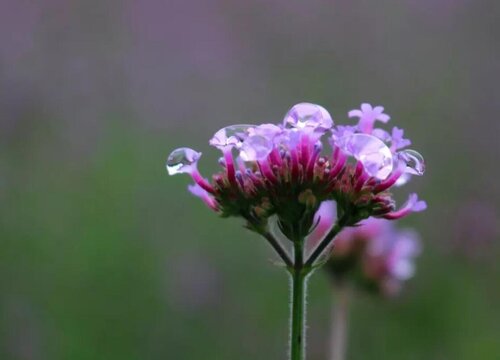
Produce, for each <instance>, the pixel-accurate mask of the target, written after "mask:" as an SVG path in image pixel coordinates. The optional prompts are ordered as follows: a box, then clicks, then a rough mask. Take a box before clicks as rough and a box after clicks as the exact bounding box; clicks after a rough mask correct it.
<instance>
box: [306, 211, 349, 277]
mask: <svg viewBox="0 0 500 360" xmlns="http://www.w3.org/2000/svg"><path fill="white" fill-rule="evenodd" d="M344 223H345V219H340V220H339V221H337V223H336V224H335V226H334V227H333V228H332V229H331V230H330V232H329V233H328V234H326V236H325V238H324V239H323V240H321V242H320V243H319V245H318V246H316V248H315V249H314V250H313V252H312V253H311V255H309V258H308V259H307V261H306V263H305V267H306V268H310V267H313V266H314V263H315V262H316V260H318V258H319V257H320V256H321V255H323V253H324V252H325V250H326V248H327V247H328V245H330V244H331V242H332V241H333V239H334V238H335V236H337V235H338V233H339V232H340V231H341V230H342V229H343V228H344Z"/></svg>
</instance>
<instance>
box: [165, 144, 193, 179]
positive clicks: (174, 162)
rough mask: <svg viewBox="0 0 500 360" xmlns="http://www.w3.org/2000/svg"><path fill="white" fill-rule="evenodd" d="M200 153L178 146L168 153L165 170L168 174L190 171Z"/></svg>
mask: <svg viewBox="0 0 500 360" xmlns="http://www.w3.org/2000/svg"><path fill="white" fill-rule="evenodd" d="M200 156H201V153H199V152H197V151H194V150H193V149H190V148H178V149H175V150H174V151H172V152H171V153H170V155H169V156H168V158H167V164H166V167H167V171H168V174H169V175H176V174H183V173H190V172H191V171H192V169H193V166H196V163H197V162H198V159H199V158H200Z"/></svg>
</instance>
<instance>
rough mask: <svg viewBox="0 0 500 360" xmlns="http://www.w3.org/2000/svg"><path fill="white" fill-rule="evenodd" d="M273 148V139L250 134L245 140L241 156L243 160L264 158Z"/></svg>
mask: <svg viewBox="0 0 500 360" xmlns="http://www.w3.org/2000/svg"><path fill="white" fill-rule="evenodd" d="M272 150H273V142H272V140H270V139H268V138H266V137H264V136H260V135H253V136H249V137H247V138H246V139H245V141H243V144H242V145H241V148H240V157H241V158H242V159H243V161H257V160H262V159H264V158H266V157H267V155H269V153H270V152H271V151H272Z"/></svg>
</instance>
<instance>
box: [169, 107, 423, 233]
mask: <svg viewBox="0 0 500 360" xmlns="http://www.w3.org/2000/svg"><path fill="white" fill-rule="evenodd" d="M349 117H358V118H359V122H358V123H357V124H347V125H334V122H333V119H332V117H331V115H330V114H329V113H328V111H327V110H326V109H325V108H324V107H322V106H320V105H317V104H311V103H299V104H297V105H294V106H293V107H292V108H290V110H289V111H288V112H287V113H286V115H285V117H284V119H283V120H282V121H277V123H276V124H271V123H264V124H261V125H251V124H238V125H230V126H227V127H224V128H222V129H220V130H218V131H217V132H216V133H215V134H214V136H213V137H212V138H211V139H210V141H209V144H210V145H212V146H214V147H215V148H217V149H218V150H220V151H221V152H222V157H221V159H220V164H221V165H222V168H221V171H220V172H218V173H216V174H214V175H213V176H212V177H211V179H210V180H207V179H205V178H204V177H202V176H201V175H200V173H199V172H198V168H197V162H198V160H199V159H200V156H201V153H199V152H197V151H195V150H192V149H189V148H180V149H177V150H175V151H174V152H172V153H171V154H170V156H169V157H168V160H167V170H168V173H169V174H170V175H175V174H180V173H187V174H190V175H191V177H192V178H193V180H194V182H195V184H196V185H193V186H191V187H190V188H189V190H190V191H191V192H192V193H193V194H194V195H196V196H198V197H199V198H201V199H202V200H203V201H204V202H205V203H206V204H207V205H208V206H209V207H210V208H211V209H212V210H214V211H216V212H217V213H219V214H220V215H222V216H224V217H228V216H238V217H242V218H244V219H245V220H247V222H248V223H249V224H250V225H251V226H249V228H252V227H253V228H256V227H258V228H259V229H262V227H265V226H267V223H268V220H269V218H270V217H272V216H276V217H277V218H278V224H279V226H280V230H281V231H282V232H283V234H284V235H285V236H287V237H288V238H291V239H293V238H294V237H300V236H307V235H308V234H309V233H310V232H311V230H312V229H313V228H314V227H315V226H316V225H317V223H316V222H317V219H315V213H316V212H317V210H318V209H319V207H320V205H321V204H322V203H323V202H325V201H334V202H335V204H336V209H335V210H336V214H337V216H338V220H339V221H341V222H342V225H343V226H351V225H355V224H357V223H358V222H360V221H362V220H363V219H366V218H368V217H377V218H386V219H397V218H401V217H403V216H406V215H408V214H409V213H411V212H417V211H422V210H423V209H425V206H426V205H425V202H423V201H419V200H418V198H417V196H416V194H412V195H410V198H409V200H408V202H407V203H406V204H405V205H403V207H402V208H401V209H400V210H396V209H395V208H396V207H395V201H394V200H393V198H392V195H391V193H390V192H389V190H390V188H391V187H392V186H395V185H402V184H403V183H404V182H407V181H408V180H409V178H410V176H414V175H417V176H420V175H423V173H424V171H425V164H424V160H423V158H422V156H421V155H420V154H419V153H418V152H416V151H415V150H411V149H406V146H408V145H409V144H410V141H409V140H407V139H405V138H403V130H402V129H400V128H397V127H394V128H393V129H392V131H391V132H390V133H389V132H388V131H386V130H384V129H382V128H376V127H375V123H376V121H379V122H381V123H386V122H388V121H389V119H390V117H389V115H387V114H385V113H384V108H383V107H381V106H376V107H372V106H371V105H370V104H362V105H361V109H360V110H352V111H350V112H349ZM328 148H329V149H328Z"/></svg>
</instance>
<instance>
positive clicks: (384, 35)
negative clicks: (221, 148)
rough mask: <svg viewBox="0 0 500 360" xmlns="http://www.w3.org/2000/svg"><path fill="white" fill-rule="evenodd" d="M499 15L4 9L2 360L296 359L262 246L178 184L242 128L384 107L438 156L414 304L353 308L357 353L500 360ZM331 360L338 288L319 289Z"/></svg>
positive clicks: (323, 284) (150, 3)
mask: <svg viewBox="0 0 500 360" xmlns="http://www.w3.org/2000/svg"><path fill="white" fill-rule="evenodd" d="M499 18H500V2H498V1H497V0H474V1H472V0H381V1H371V0H356V1H352V0H309V1H295V0H293V1H278V0H265V1H264V0H256V1H228V0H214V1H202V0H197V1H193V0H190V1H189V0H170V1H161V0H141V1H139V0H137V1H133V0H125V1H119V0H40V1H34V0H2V1H1V2H0V359H5V360H31V359H33V360H37V359H47V360H59V359H61V360H62V359H71V360H87V359H107V360H108V359H120V360H128V359H130V360H135V359H153V360H155V359H179V360H181V359H221V360H225V359H231V360H233V359H241V360H245V359H285V355H286V342H287V339H288V335H287V324H288V320H287V317H288V289H287V287H288V283H287V278H286V275H285V274H284V272H283V271H281V270H280V269H278V268H276V267H275V266H273V264H272V262H271V261H270V259H273V255H272V252H271V250H270V249H269V248H268V246H267V244H266V243H265V242H264V241H263V240H261V239H258V238H256V237H255V236H254V235H253V234H250V233H248V232H247V231H245V230H244V229H242V227H241V225H242V222H241V221H239V220H238V219H230V220H223V219H219V218H218V217H217V216H216V215H214V214H213V213H211V212H210V211H209V210H207V209H205V207H204V206H203V204H202V203H201V202H200V201H198V200H197V199H195V198H193V197H192V196H190V195H189V194H188V193H187V191H185V188H186V185H187V184H188V183H189V180H188V178H187V177H181V176H179V177H171V178H170V177H168V176H167V174H166V171H165V169H164V161H165V159H166V156H167V155H168V153H169V152H170V150H172V149H173V148H176V147H179V146H190V147H193V148H196V149H199V150H201V151H203V152H204V158H203V161H202V164H201V168H202V171H203V172H204V173H205V174H209V173H210V172H211V171H214V170H215V169H216V159H217V157H218V154H217V153H216V151H214V150H212V149H210V148H209V146H208V144H207V140H208V138H209V137H210V136H211V135H212V134H213V133H214V132H215V130H217V129H218V128H220V127H222V126H224V125H227V124H233V123H249V122H250V123H253V122H279V121H280V120H281V118H282V116H283V114H284V113H285V112H286V110H287V109H288V108H289V107H290V106H291V105H293V104H295V103H297V102H300V101H311V102H316V103H319V104H322V105H324V106H325V107H327V108H328V109H329V110H331V113H332V115H333V116H334V119H335V120H336V122H337V123H347V122H348V120H347V117H346V114H347V111H348V110H350V109H352V108H356V107H357V106H359V104H360V103H361V102H371V103H373V104H382V105H384V106H385V107H386V110H387V112H388V113H389V114H390V115H391V116H392V118H393V121H394V124H397V125H398V126H401V127H403V128H405V129H406V134H407V135H408V136H409V137H410V138H411V139H412V140H413V144H414V147H415V148H417V149H419V151H421V152H422V153H423V155H424V156H425V158H426V160H427V169H428V170H427V173H426V175H425V176H424V177H423V178H418V179H415V181H413V182H411V183H410V184H409V185H408V186H407V187H405V188H404V190H402V191H403V192H402V194H401V196H404V192H408V191H417V192H419V194H420V195H421V197H422V198H424V199H426V200H427V202H428V204H429V209H428V211H426V212H425V213H420V214H416V215H414V216H411V217H409V218H407V219H404V220H403V221H401V226H409V227H415V228H417V229H418V231H419V232H420V233H421V236H422V238H423V241H424V246H425V253H424V254H423V256H422V257H421V258H420V259H419V261H418V274H417V276H416V277H415V278H414V279H413V280H412V281H411V282H410V283H409V284H408V286H407V287H406V289H405V291H404V292H403V294H402V296H401V297H399V298H398V299H395V300H390V301H388V300H384V299H379V298H376V297H371V296H363V295H361V296H359V297H358V298H357V299H355V300H354V301H353V304H352V308H351V310H352V312H351V315H352V324H351V329H350V339H349V345H350V348H349V357H348V358H349V359H399V360H401V359H492V360H493V359H500V325H499V324H500V308H499V306H498V304H499V301H500V288H499V284H500V269H499V267H498V265H497V264H498V261H497V258H498V256H499V255H500V251H499V241H500V239H499V234H500V233H499V216H500V210H499V204H500V191H499V186H498V179H499V176H500V170H499V167H498V157H499V155H500V151H499V150H500V146H499V141H498V137H499V134H500V121H499V119H498V114H499V111H500V103H499V89H498V84H499V80H500V46H499V42H498V39H499V36H500V22H499V21H498V19H499ZM310 288H311V290H310V295H309V300H308V302H309V312H308V317H309V327H310V329H309V331H308V350H309V353H310V359H325V358H326V350H327V348H328V345H327V340H328V329H329V319H330V310H329V307H330V303H331V290H330V289H329V286H328V283H327V281H326V279H325V278H324V277H323V276H322V275H321V274H319V273H318V274H315V276H314V277H313V278H312V279H311V281H310Z"/></svg>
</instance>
